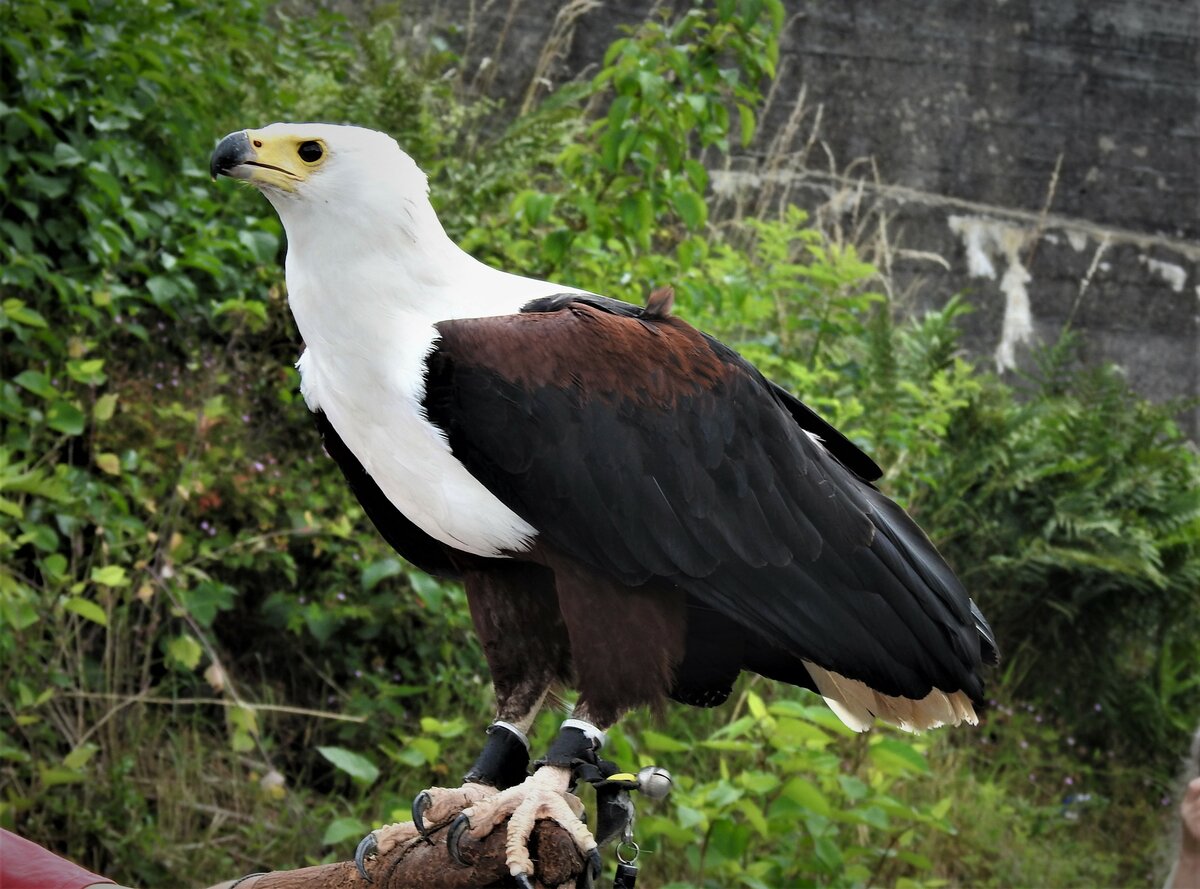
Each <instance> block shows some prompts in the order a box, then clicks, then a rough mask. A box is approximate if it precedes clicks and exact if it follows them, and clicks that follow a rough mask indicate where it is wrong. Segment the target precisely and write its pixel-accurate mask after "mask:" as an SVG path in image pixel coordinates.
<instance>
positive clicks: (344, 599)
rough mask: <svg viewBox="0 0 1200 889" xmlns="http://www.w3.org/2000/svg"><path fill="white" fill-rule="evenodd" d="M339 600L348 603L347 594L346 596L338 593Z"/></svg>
mask: <svg viewBox="0 0 1200 889" xmlns="http://www.w3.org/2000/svg"><path fill="white" fill-rule="evenodd" d="M337 600H338V601H339V602H345V601H346V594H345V593H338V594H337Z"/></svg>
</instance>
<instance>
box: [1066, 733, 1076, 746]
mask: <svg viewBox="0 0 1200 889" xmlns="http://www.w3.org/2000/svg"><path fill="white" fill-rule="evenodd" d="M1067 746H1068V747H1074V746H1075V739H1074V738H1072V737H1071V736H1070V735H1068V736H1067Z"/></svg>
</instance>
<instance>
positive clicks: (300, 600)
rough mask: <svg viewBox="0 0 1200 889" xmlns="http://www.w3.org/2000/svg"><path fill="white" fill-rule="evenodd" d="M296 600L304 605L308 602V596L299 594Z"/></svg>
mask: <svg viewBox="0 0 1200 889" xmlns="http://www.w3.org/2000/svg"><path fill="white" fill-rule="evenodd" d="M296 601H297V602H299V603H300V604H301V605H305V604H307V603H308V596H301V597H300V598H299V599H297V600H296Z"/></svg>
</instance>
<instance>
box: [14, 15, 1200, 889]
mask: <svg viewBox="0 0 1200 889" xmlns="http://www.w3.org/2000/svg"><path fill="white" fill-rule="evenodd" d="M0 16H2V17H3V27H2V28H0V129H2V131H3V140H4V150H3V153H0V230H2V231H3V235H2V237H0V302H2V310H0V347H2V349H0V417H2V418H3V420H2V422H3V432H2V435H0V686H2V688H3V692H2V698H3V706H2V707H0V824H3V825H4V826H5V827H9V828H11V829H15V830H16V831H17V832H19V833H21V834H23V835H25V836H28V837H30V838H32V839H34V840H36V841H39V842H41V843H43V844H45V845H47V846H49V847H51V848H54V849H55V850H58V851H60V852H62V853H64V854H67V855H69V856H71V857H73V858H75V859H77V860H79V861H80V862H82V863H84V864H86V865H88V866H89V867H92V868H94V869H96V870H98V871H100V872H102V873H105V874H107V875H110V876H112V877H114V878H117V879H119V880H122V881H125V882H127V883H130V884H132V885H135V886H136V885H145V886H154V885H171V886H182V885H198V884H203V883H207V882H212V881H215V880H217V879H219V878H226V877H230V876H236V875H238V874H241V873H245V872H247V871H251V870H257V869H269V868H285V867H295V866H300V865H303V864H306V863H310V862H315V861H325V860H335V859H340V858H345V857H348V855H349V854H350V852H351V850H352V849H353V844H354V843H355V842H356V841H357V839H358V838H359V837H360V836H361V835H362V834H363V833H364V832H365V831H366V830H367V829H369V828H370V827H372V826H374V825H375V824H377V823H381V822H383V821H391V820H399V819H401V818H406V817H407V815H406V813H407V808H408V803H409V801H410V800H411V798H412V796H413V795H414V794H415V793H416V792H418V791H419V790H420V789H421V788H423V787H425V786H428V785H430V784H434V783H447V782H449V783H457V781H458V779H459V776H460V775H461V774H462V773H463V771H464V770H465V768H466V767H467V765H468V764H469V762H470V761H471V760H472V759H473V757H474V754H475V753H476V752H477V750H478V748H479V745H480V743H481V740H482V727H483V726H484V725H485V724H486V723H487V721H488V720H489V719H490V716H491V702H490V694H491V692H490V689H489V685H488V682H487V679H486V671H485V668H484V664H483V659H482V656H481V653H480V652H479V650H478V647H477V646H476V644H475V642H474V640H473V638H472V636H471V633H470V629H469V618H468V616H467V613H466V609H465V603H464V601H463V595H462V592H461V590H460V589H459V588H458V587H456V586H453V585H442V584H439V583H436V582H434V581H432V580H430V579H429V578H428V577H425V576H423V575H421V574H420V573H418V572H415V571H414V570H413V569H411V568H410V567H409V566H407V565H406V564H404V563H403V562H401V561H400V560H398V559H397V558H395V557H394V556H393V555H392V554H391V553H390V552H389V551H388V549H387V548H386V546H385V545H384V544H383V543H382V542H381V541H380V540H379V539H378V537H377V536H376V534H375V533H374V532H373V530H372V529H371V528H370V526H369V523H368V522H367V521H366V520H365V518H364V517H363V515H362V513H361V511H360V510H359V508H358V506H357V505H356V504H355V502H354V501H353V499H352V497H351V495H350V494H349V492H348V490H347V489H346V486H345V485H344V483H343V482H342V479H341V477H340V475H339V474H338V472H337V469H336V467H335V466H334V465H333V464H332V462H331V461H329V460H328V459H326V458H325V456H324V455H323V453H322V452H321V448H320V445H319V440H318V438H317V436H316V433H315V431H314V430H313V429H312V424H311V420H310V418H309V417H308V416H307V412H306V410H305V408H304V407H303V404H302V403H301V401H300V400H299V398H298V397H297V376H296V373H295V371H294V370H293V368H292V364H293V362H294V360H295V358H296V355H297V354H298V349H299V343H298V338H297V335H296V333H295V330H294V328H293V325H292V322H291V318H290V316H289V314H288V312H287V308H286V299H285V294H284V290H283V276H282V268H281V258H282V255H283V251H284V246H285V245H284V244H283V240H282V232H281V230H280V228H279V225H278V223H277V222H276V220H275V216H274V214H273V213H272V212H271V211H270V209H269V208H268V206H267V205H266V203H265V202H264V201H262V200H261V198H260V197H259V196H258V195H257V194H255V193H253V192H251V191H250V190H249V189H240V188H234V187H233V185H232V184H231V183H221V184H218V185H214V184H213V183H211V182H210V181H209V179H208V175H207V171H206V162H207V157H208V153H209V151H210V149H211V147H212V145H213V144H214V141H215V140H216V139H217V138H218V137H220V136H221V135H223V134H224V133H226V132H229V131H231V130H235V129H240V128H242V127H245V126H256V125H261V124H265V123H267V122H270V121H272V120H276V119H290V120H303V119H322V120H331V121H341V122H355V123H358V124H362V125H365V126H370V127H375V128H378V129H382V130H386V131H388V132H390V133H392V134H393V135H395V136H396V137H397V139H398V140H399V141H400V143H401V145H402V146H404V147H405V148H406V150H407V151H409V153H410V154H412V155H413V156H414V157H415V158H416V159H417V161H418V162H419V163H420V164H421V165H422V166H423V167H424V168H425V169H426V170H427V172H429V174H430V178H431V182H432V185H433V198H434V202H435V204H436V206H437V207H438V209H439V211H440V212H441V215H442V218H443V220H444V221H445V224H446V226H447V228H448V230H449V231H450V232H451V234H452V235H454V236H455V237H457V238H458V239H459V240H460V241H461V242H462V243H464V245H466V247H467V248H468V249H470V250H472V251H473V252H474V253H475V254H476V255H478V256H480V257H481V258H482V259H484V260H486V261H487V262H490V263H494V264H496V265H500V266H503V267H505V268H507V269H510V270H512V271H516V272H520V273H524V274H529V275H537V276H547V277H553V278H555V279H557V280H561V281H563V282H565V283H570V284H572V285H577V286H582V287H585V288H588V289H591V290H596V291H599V292H602V293H606V294H609V295H611V296H615V297H620V298H624V299H628V300H630V301H633V302H641V301H642V300H643V299H644V297H645V294H646V293H648V292H649V290H651V289H652V288H653V287H655V286H659V285H663V284H673V285H674V287H675V289H676V292H677V295H678V302H677V305H678V311H679V313H680V314H682V315H683V316H684V317H686V318H687V319H688V320H690V321H692V322H693V323H695V324H697V325H698V326H701V327H703V328H705V329H707V330H709V331H710V332H712V333H714V334H716V335H718V336H720V337H722V338H723V339H725V340H726V341H728V342H730V343H731V344H733V345H735V346H736V347H737V348H738V349H740V350H741V351H742V352H743V353H744V354H746V355H747V356H748V357H749V358H751V359H752V360H753V361H755V362H757V363H758V364H759V365H760V366H761V367H762V368H763V370H764V371H765V372H766V373H767V374H768V375H769V376H771V377H773V378H774V379H776V380H778V381H779V382H781V383H783V384H784V385H786V386H788V387H789V388H790V389H792V390H793V391H795V392H797V393H798V394H800V395H801V396H802V397H804V398H805V399H806V400H807V401H809V403H811V404H812V405H814V406H815V407H817V408H818V409H820V410H821V411H823V412H824V413H825V414H826V415H827V417H828V418H829V419H831V420H832V421H834V422H835V423H836V424H838V425H839V426H840V427H841V428H843V429H844V430H845V431H847V432H848V433H849V434H850V435H851V436H852V437H853V438H854V439H855V440H856V441H858V442H859V443H860V444H861V445H862V446H863V447H864V448H865V449H866V450H867V451H868V452H870V453H872V454H874V455H875V456H876V458H877V459H878V460H879V462H880V463H881V465H883V466H885V468H886V470H887V475H886V476H885V479H884V481H883V487H884V488H885V489H886V490H887V491H888V492H889V493H891V494H892V495H893V496H895V497H896V498H897V499H899V500H900V501H901V502H902V503H904V504H905V505H906V506H907V507H908V508H909V509H910V510H911V511H912V512H913V513H914V514H915V515H916V517H917V518H918V520H919V521H921V523H922V524H923V525H924V526H925V527H926V528H927V529H928V530H929V532H930V534H931V536H932V537H933V538H934V540H935V541H936V542H938V544H939V545H940V547H941V548H942V549H943V552H944V553H945V555H946V556H947V558H948V559H949V560H950V562H951V563H952V564H954V565H955V566H956V568H957V569H958V571H959V572H960V573H961V575H962V577H963V579H964V580H965V581H966V583H967V585H968V587H969V588H970V589H971V590H972V593H973V595H974V597H975V598H976V600H977V601H978V602H979V603H980V604H981V606H982V607H983V609H984V611H985V612H986V613H987V614H988V616H989V617H990V618H991V620H992V623H993V626H994V627H995V629H996V632H997V636H998V638H999V639H1000V642H1001V646H1002V649H1003V652H1004V654H1005V661H1004V665H1003V668H1002V670H1001V671H998V672H996V673H995V674H994V675H993V677H992V681H991V689H992V692H991V694H992V697H993V700H992V701H991V702H990V705H989V707H988V709H987V712H986V714H985V716H984V719H983V723H982V725H981V726H980V727H979V728H978V729H977V730H970V729H967V730H954V731H940V732H935V733H932V734H929V735H923V736H916V737H914V736H907V735H903V734H901V733H898V732H893V731H891V730H879V731H874V732H871V733H870V734H868V735H865V736H857V735H851V734H850V733H849V732H847V731H846V730H845V729H844V728H842V727H841V725H840V723H838V722H837V720H836V719H835V718H833V717H832V715H831V714H830V713H829V712H828V711H827V710H826V709H825V708H824V706H823V705H822V704H821V703H820V701H819V699H816V698H814V697H813V696H811V695H808V694H807V693H804V692H801V691H798V690H795V689H791V688H784V687H779V686H775V685H773V684H771V683H769V682H766V681H763V680H747V681H744V682H743V683H742V685H741V686H740V688H739V691H738V693H737V695H736V696H735V700H734V702H733V703H730V704H728V705H726V706H725V707H723V708H720V709H718V710H715V711H695V710H684V709H683V708H676V709H673V710H671V711H670V712H669V714H668V715H667V716H666V718H665V720H663V721H660V722H655V721H654V720H652V719H651V717H650V716H649V715H647V714H643V713H638V714H635V715H634V716H632V717H631V718H630V719H628V720H627V721H626V723H625V724H624V725H623V727H622V728H620V729H619V730H617V731H615V732H614V733H613V736H614V737H613V744H612V753H613V756H614V758H615V759H617V761H618V762H620V763H622V764H625V765H628V766H630V767H636V766H639V765H642V764H647V763H650V762H655V763H659V764H661V765H664V766H667V767H668V768H670V769H671V770H672V771H673V772H674V773H675V775H676V776H677V789H676V791H675V793H674V794H673V796H672V797H671V798H670V800H669V801H668V802H666V803H664V804H662V805H660V806H657V807H654V806H651V805H650V804H646V803H643V805H642V811H641V817H640V818H639V821H638V834H637V836H638V839H639V841H640V842H641V843H642V845H643V846H644V847H645V848H646V849H647V851H648V852H652V853H653V854H649V855H647V856H646V857H644V858H643V859H642V862H641V863H642V864H643V865H644V867H643V871H642V873H643V877H642V879H643V882H644V884H645V885H647V886H663V885H668V884H669V885H671V886H676V887H693V886H695V887H698V886H734V885H745V886H750V887H771V886H804V885H827V886H859V885H867V884H871V885H896V886H939V885H996V886H1010V885H1044V886H1049V885H1055V886H1066V885H1089V886H1097V885H1118V884H1128V885H1145V884H1146V883H1147V881H1149V880H1151V879H1152V878H1153V876H1154V875H1155V873H1156V871H1157V870H1158V869H1159V865H1160V862H1161V856H1162V845H1163V842H1162V841H1163V839H1164V837H1165V836H1166V824H1167V816H1168V814H1169V813H1170V812H1171V811H1173V810H1172V809H1171V808H1169V804H1171V793H1172V791H1173V789H1174V784H1173V780H1172V775H1173V772H1174V769H1175V765H1176V762H1177V757H1178V756H1179V755H1180V754H1181V753H1182V751H1183V749H1184V747H1185V746H1186V737H1187V733H1188V731H1189V729H1190V728H1191V727H1192V725H1193V723H1194V721H1195V719H1196V716H1197V714H1198V713H1200V669H1198V664H1200V459H1198V457H1197V452H1196V449H1195V447H1194V445H1192V444H1191V443H1189V442H1188V441H1187V440H1186V439H1185V438H1184V437H1183V436H1182V435H1181V434H1180V432H1179V431H1178V429H1177V428H1176V426H1175V424H1174V422H1173V420H1172V416H1173V412H1174V411H1176V410H1177V409H1178V407H1179V406H1178V405H1174V406H1172V405H1165V406H1157V405H1152V404H1149V403H1147V402H1145V401H1143V400H1140V399H1139V398H1137V397H1135V396H1134V395H1133V394H1131V392H1130V391H1129V390H1128V388H1127V387H1126V385H1125V384H1124V382H1123V380H1122V378H1121V375H1120V374H1119V373H1118V372H1117V371H1115V370H1112V369H1109V370H1100V371H1094V372H1087V373H1081V372H1079V371H1078V370H1077V363H1076V362H1075V361H1074V360H1073V355H1072V344H1071V342H1070V341H1069V340H1065V341H1063V342H1060V343H1058V344H1057V345H1055V346H1054V347H1052V348H1050V349H1048V350H1046V351H1045V353H1044V354H1043V355H1042V356H1041V363H1040V365H1039V369H1038V371H1037V372H1036V373H1033V374H1029V375H1026V376H1024V377H1021V378H1019V379H1016V380H1013V379H1009V380H1007V381H1001V380H999V379H997V378H996V377H995V376H993V375H991V374H989V373H987V372H986V371H985V370H983V369H982V368H980V367H977V366H975V365H974V364H973V363H972V362H971V361H969V360H967V359H966V358H964V356H963V355H962V354H961V352H960V350H959V349H958V346H957V343H956V328H955V319H956V318H957V317H958V316H959V315H960V314H961V313H964V312H966V311H968V310H969V307H968V304H967V303H966V302H965V301H963V300H962V299H959V298H952V299H950V300H949V301H948V302H946V303H945V308H944V309H943V310H941V311H938V312H934V313H930V314H925V315H923V316H920V317H913V313H911V312H909V311H906V308H907V306H906V299H905V298H904V297H902V296H899V295H897V294H896V293H894V292H893V288H892V287H891V286H890V285H891V282H890V281H889V280H888V277H887V275H886V274H883V273H881V272H880V268H882V267H884V264H883V263H880V262H878V257H879V252H878V251H879V250H880V243H881V241H882V239H883V237H884V235H885V234H886V233H885V232H862V231H859V232H857V233H855V234H854V235H853V236H851V235H849V234H847V233H846V232H844V231H840V230H836V229H835V230H819V229H817V228H815V227H811V226H810V225H809V224H808V221H807V219H806V217H805V214H804V213H803V212H802V211H800V210H799V209H796V208H788V209H784V210H781V211H779V212H775V211H772V212H770V213H766V214H763V215H760V216H756V217H737V218H729V217H718V216H713V215H710V213H709V207H710V190H709V187H708V172H707V171H708V170H709V169H712V168H713V167H714V165H718V164H720V162H721V158H722V157H723V156H724V155H725V154H726V153H727V152H728V151H729V149H730V147H731V146H735V145H737V144H739V143H747V142H749V141H750V140H751V139H753V137H754V135H755V126H756V110H757V109H758V108H759V107H760V104H761V97H762V94H763V91H764V90H765V89H766V88H767V87H768V86H769V82H770V78H771V76H772V73H773V60H774V59H775V58H776V54H777V39H778V33H779V28H780V25H781V21H782V16H783V8H782V5H781V4H780V2H779V0H719V2H715V3H711V4H707V5H706V6H705V7H703V8H702V9H697V10H696V11H693V12H691V13H688V14H684V15H682V16H678V17H674V18H669V19H668V18H664V19H655V20H652V21H650V22H647V23H645V24H644V25H643V26H641V27H639V28H638V29H637V30H636V31H631V32H630V33H629V34H628V36H626V37H625V38H623V39H621V40H619V41H618V42H617V43H615V44H614V45H613V46H612V48H611V49H610V51H609V52H608V54H607V56H606V58H605V60H604V65H603V67H602V68H601V69H600V70H599V72H598V73H596V74H595V75H594V76H593V77H591V78H590V79H587V80H583V81H580V82H576V83H572V84H569V85H567V86H564V87H561V88H559V89H557V90H555V91H554V92H552V93H551V94H550V95H548V96H546V97H545V98H544V99H542V100H541V101H540V102H538V103H536V104H531V107H528V108H526V109H524V110H523V111H522V112H521V113H517V112H516V111H515V110H514V109H512V108H510V107H506V106H504V105H502V104H500V103H498V102H497V101H495V100H492V99H489V98H487V97H486V96H483V95H479V94H478V93H477V92H475V91H474V90H473V89H472V87H471V85H470V79H469V78H468V77H466V76H465V75H464V72H463V71H462V70H461V67H460V65H459V59H458V58H457V57H456V55H455V53H454V51H453V48H452V47H453V39H452V38H453V35H452V34H451V35H441V36H439V35H432V36H428V35H427V36H426V37H425V38H424V39H422V40H415V39H412V37H411V36H410V35H411V31H410V29H409V28H408V26H407V24H406V22H405V19H404V15H403V11H402V10H385V11H383V12H380V13H378V14H377V15H376V16H375V18H374V19H373V20H372V21H370V22H368V23H363V22H359V23H356V24H355V25H354V26H353V27H352V26H350V25H349V24H348V23H347V22H346V21H344V20H342V19H340V18H338V17H336V16H333V15H325V14H321V15H314V16H305V17H289V16H287V15H285V14H284V13H283V12H281V11H280V10H278V9H272V8H271V7H270V6H269V5H268V4H267V3H265V2H262V0H220V2H213V3H208V4H202V5H201V4H196V5H194V6H193V5H190V4H182V3H180V4H176V3H171V2H164V0H149V2H146V3H137V4H133V3H109V2H100V0H59V2H41V3H33V2H24V0H15V2H14V0H9V2H7V3H6V4H4V5H3V7H2V9H0ZM559 718H561V717H560V715H557V714H545V715H544V718H543V720H542V722H541V723H540V724H539V737H540V739H541V740H543V741H544V740H545V739H546V738H547V737H548V736H549V732H550V729H551V726H552V725H553V724H554V723H555V722H556V721H557V720H558V719H559ZM610 865H611V863H610Z"/></svg>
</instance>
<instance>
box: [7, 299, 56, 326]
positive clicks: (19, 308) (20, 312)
mask: <svg viewBox="0 0 1200 889" xmlns="http://www.w3.org/2000/svg"><path fill="white" fill-rule="evenodd" d="M4 314H5V315H6V316H8V318H9V319H10V320H12V321H16V322H17V323H18V324H24V325H25V326H26V327H45V326H46V319H45V318H43V317H42V316H41V315H40V314H38V313H37V312H36V311H34V310H33V309H31V308H29V307H28V306H27V305H25V303H23V302H22V301H21V300H19V299H6V300H5V301H4Z"/></svg>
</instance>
